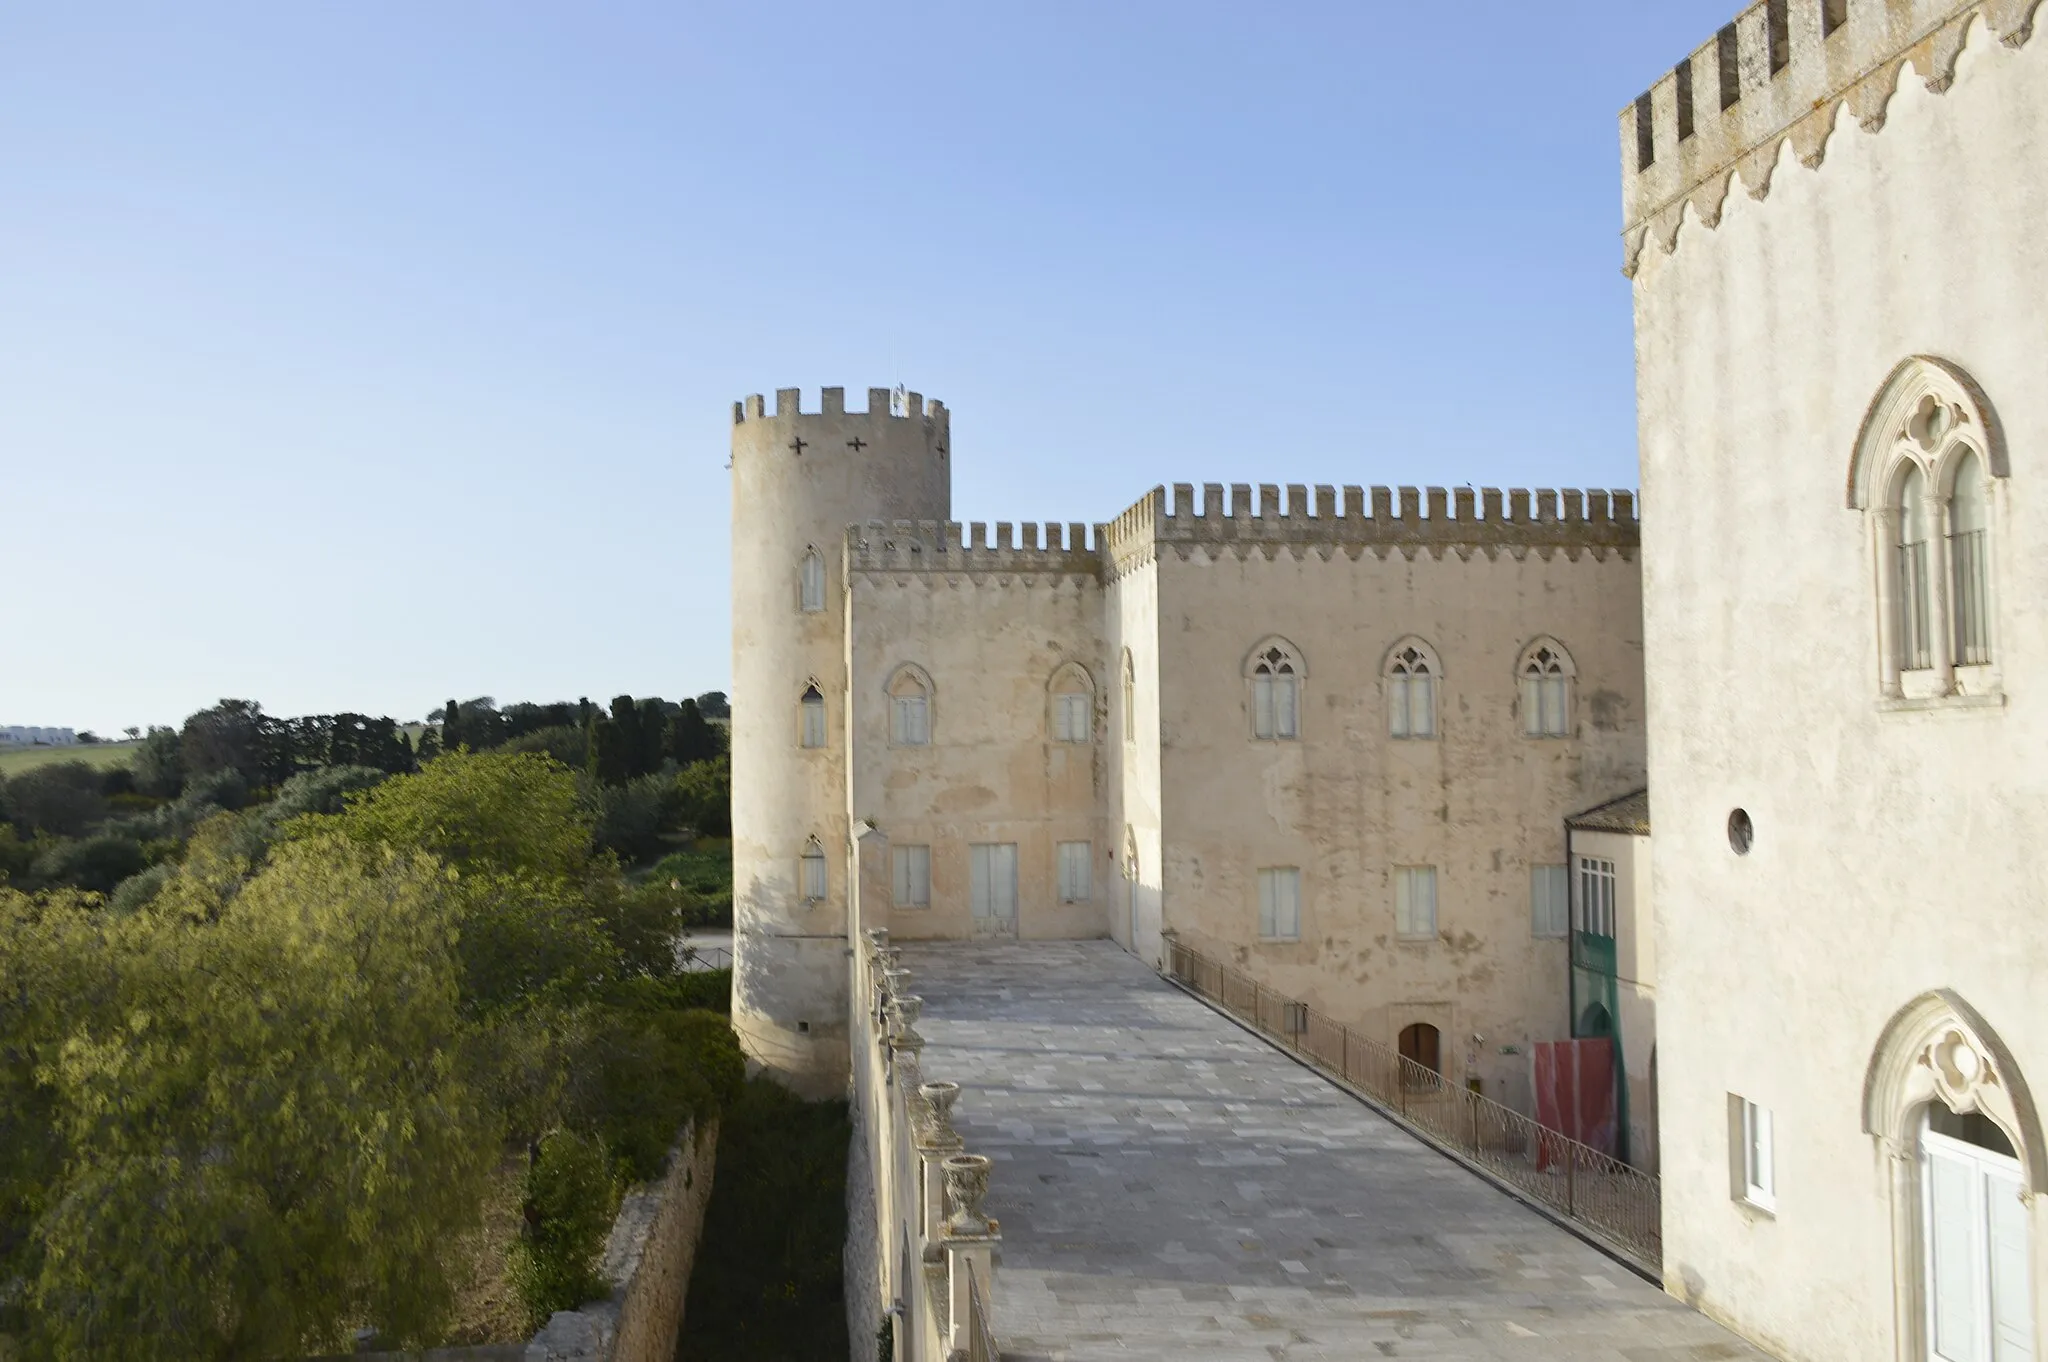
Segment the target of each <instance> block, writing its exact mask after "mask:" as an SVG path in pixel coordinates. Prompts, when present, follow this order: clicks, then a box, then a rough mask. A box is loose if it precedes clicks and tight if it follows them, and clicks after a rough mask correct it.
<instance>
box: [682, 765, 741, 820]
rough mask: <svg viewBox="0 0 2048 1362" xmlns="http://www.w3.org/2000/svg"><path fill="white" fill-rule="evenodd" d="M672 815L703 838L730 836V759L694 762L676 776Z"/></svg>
mask: <svg viewBox="0 0 2048 1362" xmlns="http://www.w3.org/2000/svg"><path fill="white" fill-rule="evenodd" d="M676 797H677V800H678V807H677V809H676V816H677V817H678V818H680V819H681V820H682V821H683V824H684V826H686V827H690V828H694V829H695V830H696V831H697V833H698V835H699V836H703V837H730V836H732V759H731V758H730V757H719V758H717V759H715V760H712V761H695V762H691V763H690V764H689V765H688V766H685V767H684V768H683V769H682V770H681V771H679V772H677V773H676Z"/></svg>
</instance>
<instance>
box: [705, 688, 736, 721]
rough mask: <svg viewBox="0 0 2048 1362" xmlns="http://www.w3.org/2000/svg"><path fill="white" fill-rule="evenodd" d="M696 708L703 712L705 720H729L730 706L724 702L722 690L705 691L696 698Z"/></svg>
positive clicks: (730, 715) (730, 714)
mask: <svg viewBox="0 0 2048 1362" xmlns="http://www.w3.org/2000/svg"><path fill="white" fill-rule="evenodd" d="M697 708H698V709H701V710H703V711H704V717H705V718H707V719H730V718H731V717H732V705H731V704H729V703H728V702H727V701H726V698H725V692H724V691H722V690H707V691H705V692H704V693H703V694H702V695H700V696H698V697H697Z"/></svg>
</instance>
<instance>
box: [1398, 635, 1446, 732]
mask: <svg viewBox="0 0 2048 1362" xmlns="http://www.w3.org/2000/svg"><path fill="white" fill-rule="evenodd" d="M1442 675H1443V669H1442V668H1441V667H1440V666H1438V664H1437V660H1436V653H1435V651H1434V650H1432V649H1431V648H1430V646H1429V645H1428V644H1427V643H1424V642H1423V641H1422V640H1421V639H1419V638H1406V639H1402V640H1401V641H1400V642H1399V643H1397V644H1395V645H1394V647H1393V650H1392V651H1391V652H1389V653H1388V654H1387V671H1386V681H1387V736H1389V737H1393V738H1434V737H1435V736H1436V698H1437V695H1436V688H1437V681H1438V679H1439V678H1440V677H1441V676H1442Z"/></svg>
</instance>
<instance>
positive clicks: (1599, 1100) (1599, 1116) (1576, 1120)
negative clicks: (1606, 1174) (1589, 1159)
mask: <svg viewBox="0 0 2048 1362" xmlns="http://www.w3.org/2000/svg"><path fill="white" fill-rule="evenodd" d="M1531 1048H1532V1049H1533V1050H1534V1054H1533V1055H1532V1056H1531V1058H1530V1067H1531V1068H1532V1069H1533V1070H1534V1071H1535V1073H1534V1077H1535V1088H1536V1121H1537V1123H1538V1124H1539V1125H1542V1126H1545V1127H1547V1128H1549V1129H1551V1130H1557V1131H1562V1132H1563V1133H1565V1134H1566V1135H1569V1136H1571V1137H1572V1138H1573V1139H1574V1140H1577V1141H1578V1142H1579V1143H1580V1144H1584V1145H1591V1146H1592V1147H1593V1148H1595V1149H1597V1150H1599V1151H1600V1152H1601V1153H1603V1154H1612V1153H1613V1152H1614V1042H1613V1041H1611V1040H1609V1039H1608V1038H1607V1037H1605V1036H1597V1037H1593V1038H1591V1039H1588V1040H1543V1041H1538V1042H1536V1044H1535V1045H1534V1046H1533V1047H1531ZM1553 1157H1554V1151H1552V1150H1551V1149H1550V1148H1549V1147H1548V1146H1545V1147H1543V1148H1542V1149H1541V1150H1540V1152H1539V1153H1538V1155H1537V1166H1538V1167H1542V1168H1547V1167H1549V1166H1550V1164H1551V1161H1552V1159H1553Z"/></svg>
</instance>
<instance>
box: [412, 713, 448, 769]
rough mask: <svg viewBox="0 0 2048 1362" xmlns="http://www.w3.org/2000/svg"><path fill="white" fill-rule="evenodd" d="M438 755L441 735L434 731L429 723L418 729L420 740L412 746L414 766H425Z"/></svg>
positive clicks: (439, 753)
mask: <svg viewBox="0 0 2048 1362" xmlns="http://www.w3.org/2000/svg"><path fill="white" fill-rule="evenodd" d="M440 755H441V735H440V734H439V733H437V732H435V731H434V727H433V725H431V724H429V725H428V726H427V727H425V728H423V729H421V730H420V740H419V742H418V744H417V745H416V746H415V747H414V748H413V754H412V757H413V765H414V767H415V768H417V767H421V766H425V765H426V764H427V763H428V762H430V761H432V760H433V759H434V758H435V757H438V756H440Z"/></svg>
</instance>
